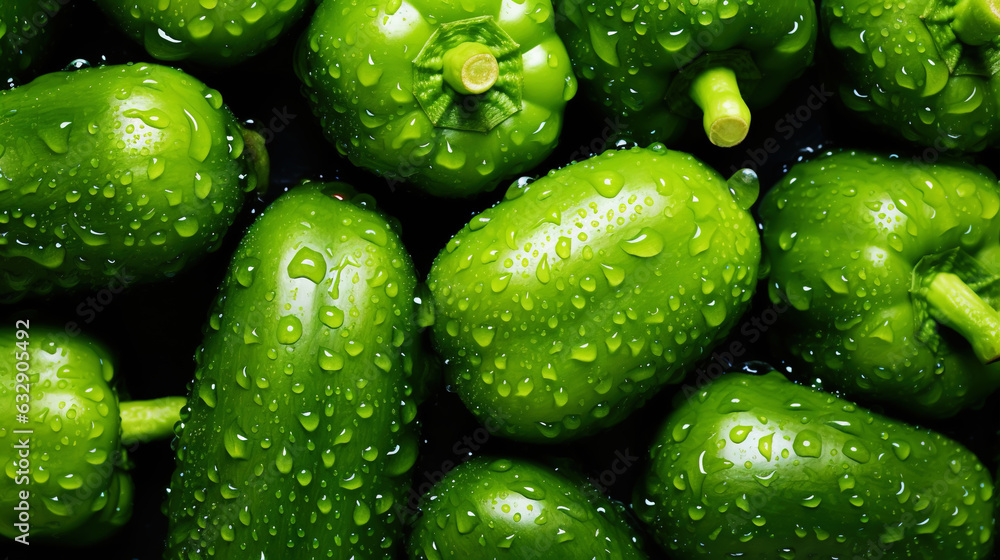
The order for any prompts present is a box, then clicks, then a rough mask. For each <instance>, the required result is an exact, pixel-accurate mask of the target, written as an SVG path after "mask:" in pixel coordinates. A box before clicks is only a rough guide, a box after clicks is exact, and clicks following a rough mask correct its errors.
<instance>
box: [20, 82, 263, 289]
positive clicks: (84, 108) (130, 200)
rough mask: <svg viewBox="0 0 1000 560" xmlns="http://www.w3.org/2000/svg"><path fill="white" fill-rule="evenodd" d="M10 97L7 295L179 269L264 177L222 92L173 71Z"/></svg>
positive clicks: (56, 85) (30, 89)
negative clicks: (220, 93) (257, 167)
mask: <svg viewBox="0 0 1000 560" xmlns="http://www.w3.org/2000/svg"><path fill="white" fill-rule="evenodd" d="M0 106H2V107H3V109H2V110H0V300H14V299H18V298H20V297H21V296H22V295H24V294H25V293H28V292H34V293H41V294H45V293H50V292H56V291H61V290H68V289H72V288H75V287H77V286H79V287H90V288H94V289H103V288H106V287H108V283H109V282H110V281H112V279H114V278H116V277H117V278H118V281H119V282H122V283H125V284H128V283H132V282H140V281H144V280H149V279H153V278H163V277H169V276H173V275H174V274H176V273H178V272H179V271H180V270H181V269H182V268H184V267H185V266H186V265H187V264H188V262H189V261H190V260H192V259H193V258H196V257H197V256H199V255H201V254H204V253H205V252H207V251H211V250H213V249H215V248H216V247H217V246H218V245H219V243H221V241H222V236H223V234H224V233H225V231H226V229H227V228H228V227H229V225H230V224H231V223H232V221H233V219H234V217H235V215H236V213H237V212H238V211H239V209H240V207H241V206H242V203H243V198H244V193H245V191H249V190H252V189H253V188H255V187H256V186H257V183H258V177H257V174H256V171H257V170H256V168H255V167H254V164H253V160H254V159H255V158H256V154H254V153H253V150H251V149H250V148H248V147H247V146H246V145H245V143H244V137H243V130H242V129H241V127H240V126H239V124H238V123H237V121H236V119H235V117H234V116H233V115H232V113H230V112H229V110H228V109H227V108H225V107H224V106H223V103H222V97H221V95H219V92H217V91H215V90H212V89H210V88H208V87H207V86H205V85H204V84H202V83H201V82H199V81H197V80H195V79H194V78H192V77H190V76H187V75H186V74H183V73H181V72H179V71H176V70H172V69H169V68H166V67H163V66H156V65H148V64H137V65H129V66H106V67H102V68H90V69H84V70H79V71H76V72H65V73H56V74H49V75H46V76H43V77H41V78H38V79H37V80H35V81H34V82H32V83H30V84H27V85H24V86H21V87H18V88H16V89H14V90H11V91H4V92H0ZM259 180H261V181H266V177H261V178H259ZM123 279H124V280H123Z"/></svg>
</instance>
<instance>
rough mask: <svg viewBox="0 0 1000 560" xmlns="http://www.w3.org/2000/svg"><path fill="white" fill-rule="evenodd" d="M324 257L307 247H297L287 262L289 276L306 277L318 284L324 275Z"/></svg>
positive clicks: (325, 267)
mask: <svg viewBox="0 0 1000 560" xmlns="http://www.w3.org/2000/svg"><path fill="white" fill-rule="evenodd" d="M326 270H327V266H326V259H324V258H323V255H322V254H320V253H318V252H316V251H313V250H312V249H310V248H308V247H303V248H301V249H299V251H298V252H297V253H295V256H294V257H292V260H291V261H289V263H288V277H289V278H308V279H309V280H311V281H312V282H313V283H314V284H319V283H320V282H322V281H323V278H325V277H326Z"/></svg>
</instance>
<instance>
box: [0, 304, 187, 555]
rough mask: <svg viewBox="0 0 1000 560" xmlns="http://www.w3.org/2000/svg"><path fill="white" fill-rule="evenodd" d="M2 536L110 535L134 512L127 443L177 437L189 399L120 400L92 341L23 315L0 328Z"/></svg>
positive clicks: (76, 540) (27, 540) (76, 539)
mask: <svg viewBox="0 0 1000 560" xmlns="http://www.w3.org/2000/svg"><path fill="white" fill-rule="evenodd" d="M0 348H2V349H3V353H2V356H3V359H2V360H0V403H2V404H3V406H2V407H0V426H2V429H0V463H2V464H3V465H4V471H3V474H2V475H0V535H3V536H4V537H6V538H10V539H18V541H20V542H21V543H22V544H28V545H30V544H35V543H38V542H43V541H44V542H56V543H61V544H66V545H81V544H88V543H92V542H96V541H98V540H101V539H104V538H105V537H107V536H109V535H110V534H111V533H113V532H114V531H116V530H117V529H118V528H120V527H121V526H122V525H124V524H125V523H126V522H127V521H128V520H129V517H130V516H131V514H132V488H133V487H132V478H131V476H130V475H129V474H128V471H127V469H128V457H127V450H126V448H127V447H128V446H130V445H132V444H134V443H136V442H140V441H150V440H153V439H161V438H166V437H168V436H171V435H173V427H174V424H175V423H176V422H177V421H178V420H179V419H180V410H181V407H182V406H183V405H184V399H183V398H182V397H166V398H162V399H156V400H151V401H130V402H119V399H118V392H117V390H116V388H115V385H116V383H115V381H116V380H115V379H114V367H113V365H112V361H113V360H112V359H111V356H110V355H109V354H108V353H107V351H106V350H105V349H104V348H103V347H102V346H100V345H99V344H97V343H96V342H94V341H91V340H88V339H86V338H83V337H78V338H69V337H67V336H66V334H65V333H64V332H62V331H61V330H57V329H53V328H50V327H42V326H40V325H38V324H37V323H33V322H29V321H18V322H17V325H16V326H15V328H4V329H3V330H2V331H0Z"/></svg>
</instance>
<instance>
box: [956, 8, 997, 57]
mask: <svg viewBox="0 0 1000 560" xmlns="http://www.w3.org/2000/svg"><path fill="white" fill-rule="evenodd" d="M954 17H955V19H954V20H953V21H952V23H951V29H952V30H953V31H954V32H955V35H956V36H958V38H959V40H961V41H962V42H963V43H965V44H967V45H972V46H977V45H985V44H987V43H994V42H996V41H997V40H998V37H1000V0H961V1H960V2H959V3H958V4H956V5H955V11H954Z"/></svg>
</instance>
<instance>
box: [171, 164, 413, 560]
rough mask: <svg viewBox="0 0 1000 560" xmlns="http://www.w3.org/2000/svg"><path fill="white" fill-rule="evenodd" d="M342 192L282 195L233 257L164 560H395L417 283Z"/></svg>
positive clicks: (383, 225)
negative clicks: (290, 558)
mask: <svg viewBox="0 0 1000 560" xmlns="http://www.w3.org/2000/svg"><path fill="white" fill-rule="evenodd" d="M341 187H342V185H338V184H328V185H323V184H307V185H303V186H299V187H296V188H294V189H292V190H291V191H289V192H287V193H285V194H284V195H282V196H281V197H279V198H278V199H277V201H275V202H274V203H273V204H271V206H269V207H268V208H267V209H266V210H265V211H264V213H263V214H262V215H261V216H260V218H258V220H257V221H256V222H255V223H254V225H253V226H252V227H251V228H250V230H249V232H248V233H247V235H246V237H244V239H243V241H242V243H241V244H240V246H239V248H238V249H237V251H236V254H235V255H234V256H233V259H232V262H231V264H230V267H229V272H228V274H227V276H226V279H225V281H224V282H223V285H222V288H221V290H220V294H219V298H218V300H217V303H216V305H215V308H214V309H213V310H212V311H211V314H210V316H209V322H208V326H207V328H206V332H205V338H204V343H203V345H202V346H201V348H199V350H198V352H197V354H196V358H197V363H198V368H197V371H196V372H195V380H194V383H193V384H192V386H191V393H190V398H189V406H188V407H187V408H186V409H185V410H184V411H183V413H182V421H181V424H180V425H179V427H178V437H177V439H176V440H175V442H174V446H175V449H176V451H177V469H176V470H175V471H174V476H173V479H172V481H171V485H170V493H169V498H168V503H167V514H168V517H169V520H170V525H169V535H168V542H167V549H166V553H165V557H166V558H168V559H175V558H176V559H184V560H188V559H189V558H194V557H199V558H209V557H212V558H219V559H225V558H229V559H236V558H240V559H243V558H281V557H285V556H287V555H289V554H290V551H294V556H295V558H301V559H312V558H316V559H319V558H334V559H344V560H346V559H348V558H369V559H371V558H385V559H389V558H393V557H394V551H396V550H397V549H398V548H399V547H400V546H401V545H402V538H401V536H400V535H399V531H400V530H401V525H400V524H399V518H398V514H397V509H398V508H399V507H400V506H399V504H400V503H401V502H399V501H398V499H399V498H400V497H401V495H402V494H403V493H404V492H405V489H406V488H407V487H408V486H409V478H408V471H409V469H410V467H411V466H412V465H413V462H414V460H415V459H416V453H417V434H416V430H415V426H416V424H415V416H416V406H417V402H416V400H415V399H414V398H412V395H411V387H412V386H413V385H414V383H413V381H414V380H413V376H412V373H413V372H414V371H415V370H414V364H413V361H412V351H413V349H414V346H415V345H416V341H417V337H416V333H415V329H414V326H413V320H414V301H413V298H414V287H415V285H416V275H415V272H414V270H413V266H412V264H411V263H410V258H409V256H408V255H407V254H406V252H405V250H404V249H403V247H402V245H401V243H400V241H399V238H398V237H397V235H396V233H395V232H394V231H393V230H392V228H391V227H390V226H389V225H388V223H387V222H386V221H385V220H384V219H383V218H382V217H381V216H380V215H378V214H376V213H375V212H374V211H372V210H369V209H366V208H363V207H361V206H355V205H354V204H352V203H351V202H348V201H346V200H341V199H340V198H338V197H342V196H344V195H343V194H342V193H343V190H342V189H341Z"/></svg>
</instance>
